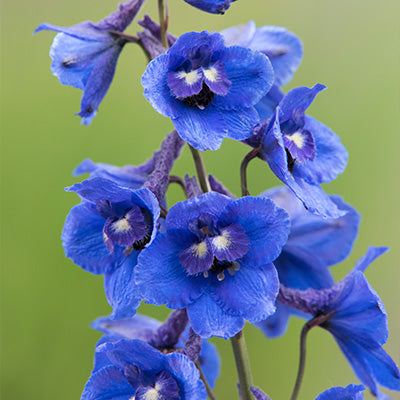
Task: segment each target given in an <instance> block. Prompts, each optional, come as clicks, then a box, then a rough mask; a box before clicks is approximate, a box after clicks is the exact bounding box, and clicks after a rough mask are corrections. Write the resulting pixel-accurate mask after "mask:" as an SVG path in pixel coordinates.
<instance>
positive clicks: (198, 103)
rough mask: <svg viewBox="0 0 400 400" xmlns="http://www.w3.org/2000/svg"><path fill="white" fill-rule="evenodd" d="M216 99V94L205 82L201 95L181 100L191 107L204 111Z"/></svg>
mask: <svg viewBox="0 0 400 400" xmlns="http://www.w3.org/2000/svg"><path fill="white" fill-rule="evenodd" d="M214 97H215V93H214V92H212V91H211V90H210V88H209V87H208V86H207V85H206V84H205V83H204V82H203V86H202V88H201V91H200V93H198V94H195V95H193V96H188V97H184V98H182V99H180V100H182V102H183V103H184V104H186V105H187V106H190V107H198V108H200V110H204V108H205V107H207V106H208V105H209V104H210V103H211V102H212V101H213V100H214Z"/></svg>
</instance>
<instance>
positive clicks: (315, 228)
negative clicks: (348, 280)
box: [257, 187, 361, 337]
mask: <svg viewBox="0 0 400 400" xmlns="http://www.w3.org/2000/svg"><path fill="white" fill-rule="evenodd" d="M260 196H262V197H268V198H270V199H271V200H273V201H274V203H275V204H276V205H277V206H278V207H281V208H283V209H285V210H286V212H287V213H288V215H289V218H290V224H291V227H290V234H289V238H288V240H287V242H286V244H285V245H284V246H283V248H282V252H281V254H280V255H279V257H278V258H277V259H276V260H275V261H274V265H275V267H276V269H277V271H278V276H279V282H280V283H281V284H283V285H284V286H285V287H289V288H292V289H301V290H305V289H308V288H314V289H325V288H329V287H331V286H332V285H333V284H334V280H333V277H332V274H331V272H330V270H329V268H328V267H331V266H332V265H335V264H337V263H339V262H341V261H343V260H344V259H345V258H346V257H347V256H348V255H349V254H350V252H351V249H352V247H353V243H354V241H355V239H356V237H357V234H358V227H359V224H360V219H361V217H360V215H359V214H358V213H357V211H356V210H355V209H354V208H353V207H351V206H350V205H349V204H346V203H345V202H343V200H342V199H341V198H340V197H339V196H330V198H331V200H332V201H333V202H334V203H335V204H336V205H337V207H338V208H339V209H340V210H343V211H346V214H345V215H344V216H342V217H340V218H337V219H334V218H322V217H320V216H318V215H315V214H311V213H310V212H308V211H307V210H306V209H305V208H304V206H303V204H302V203H301V202H300V200H298V199H297V198H296V196H295V195H294V194H293V193H292V192H291V191H290V190H289V189H288V188H287V187H277V188H274V189H270V190H268V191H266V192H264V193H262V194H261V195H260ZM276 306H277V310H276V312H275V314H274V315H271V316H270V317H268V318H267V319H266V320H265V321H262V322H259V323H257V326H258V327H259V328H260V329H261V330H262V331H263V332H264V334H265V335H267V336H268V337H278V336H281V335H282V334H283V333H285V331H286V329H287V325H288V322H289V317H290V315H291V314H293V313H295V314H296V311H295V310H293V309H292V308H290V307H287V306H285V305H283V304H281V303H280V302H279V301H277V305H276ZM297 313H298V312H297Z"/></svg>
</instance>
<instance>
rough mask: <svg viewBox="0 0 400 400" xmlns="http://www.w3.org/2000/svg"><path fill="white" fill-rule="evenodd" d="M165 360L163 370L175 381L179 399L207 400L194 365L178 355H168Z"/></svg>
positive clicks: (181, 355)
mask: <svg viewBox="0 0 400 400" xmlns="http://www.w3.org/2000/svg"><path fill="white" fill-rule="evenodd" d="M166 360H167V365H166V368H165V370H166V371H167V372H169V373H170V374H171V375H172V376H173V377H174V378H175V379H176V380H177V382H178V385H179V394H180V399H182V400H205V399H206V398H207V392H206V389H205V387H204V385H203V382H202V381H201V380H200V374H199V371H198V370H197V368H196V366H195V365H194V363H192V362H191V361H190V360H189V359H188V358H187V357H186V356H184V355H183V354H179V353H172V354H168V355H167V356H166Z"/></svg>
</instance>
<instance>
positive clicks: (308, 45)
mask: <svg viewBox="0 0 400 400" xmlns="http://www.w3.org/2000/svg"><path fill="white" fill-rule="evenodd" d="M116 4H117V1H114V0H113V1H111V0H86V1H82V0H69V1H61V0H53V1H50V0H20V1H15V0H14V1H12V0H3V1H2V5H1V8H2V10H1V19H2V21H1V30H2V31H1V33H2V34H1V52H2V54H1V75H2V76H1V85H2V89H1V107H2V116H1V133H2V146H1V149H2V158H1V161H2V169H1V173H2V178H1V182H2V204H1V207H2V216H1V221H2V233H1V238H2V249H1V250H2V252H1V254H2V276H1V284H2V290H1V297H2V298H1V306H2V323H1V331H2V332H1V333H2V343H3V344H2V351H1V353H2V354H1V361H2V368H1V369H2V395H3V397H2V398H3V399H7V400H14V399H28V398H29V399H31V400H33V399H35V400H36V399H41V400H48V399H54V398H57V399H58V400H63V399H68V400H71V399H78V398H79V396H80V393H81V391H82V388H83V386H84V384H85V382H86V380H87V378H88V376H89V373H90V370H91V367H92V358H93V349H94V345H95V343H96V341H97V339H98V338H99V337H100V334H99V333H98V332H96V331H93V330H91V329H90V328H89V326H88V324H89V322H90V321H92V320H93V319H95V318H96V317H98V316H100V315H106V314H108V313H109V312H110V308H109V306H108V305H107V302H106V300H105V297H104V293H103V288H102V279H101V277H94V276H92V275H90V274H89V273H86V272H84V271H82V270H81V269H80V268H78V267H76V266H75V265H73V263H72V262H71V261H70V260H68V259H66V258H65V257H64V253H63V249H62V247H61V242H60V232H61V229H62V226H63V222H64V218H65V216H66V214H67V213H68V211H69V209H70V208H71V207H72V206H73V205H74V204H76V203H77V202H78V198H77V196H76V195H74V194H73V193H66V192H64V190H63V187H64V186H68V185H71V184H73V183H74V182H76V181H77V179H79V178H72V176H71V171H72V169H73V168H74V167H75V166H76V165H77V164H79V163H80V161H81V160H83V159H84V158H86V157H89V158H91V159H92V160H94V161H96V162H107V163H111V164H116V165H124V164H138V163H141V162H143V161H144V160H146V159H147V158H149V157H150V156H151V155H152V152H153V151H154V150H155V149H156V148H158V146H159V144H160V142H161V140H162V138H163V136H164V135H165V134H166V133H167V132H169V131H171V129H172V124H171V122H170V121H169V120H168V119H167V118H164V117H162V116H161V115H159V114H157V113H156V112H155V111H153V109H152V107H151V106H150V105H149V104H148V103H147V102H146V100H145V99H144V97H143V95H142V88H141V86H140V76H141V74H142V73H143V70H144V68H145V58H144V57H143V55H142V54H141V52H140V49H139V48H137V47H135V46H134V45H128V46H126V48H125V50H124V51H123V53H122V55H121V58H120V61H119V64H118V67H117V72H116V76H115V78H114V82H113V84H112V86H111V89H110V91H109V93H108V94H107V96H106V98H105V100H104V101H103V103H102V104H101V106H100V110H99V113H98V115H97V116H96V117H95V119H94V121H93V123H92V125H91V126H90V127H85V126H82V125H80V123H79V117H76V116H74V112H78V111H79V102H80V97H81V91H79V90H76V89H73V88H70V87H66V86H61V85H60V84H59V83H58V81H57V79H56V78H55V77H53V76H52V75H51V73H50V69H49V67H50V59H49V57H48V52H49V47H50V44H51V42H52V39H53V36H54V35H53V34H52V33H46V32H45V33H40V34H38V35H36V36H33V37H32V35H31V32H32V31H33V30H34V29H35V28H36V27H37V26H38V25H39V24H40V23H41V22H51V23H54V24H56V25H64V26H69V25H73V24H76V23H79V22H81V21H83V20H86V19H92V20H94V21H97V20H100V19H102V18H103V17H104V16H105V15H107V14H108V13H110V12H111V11H113V10H114V9H115V8H116ZM169 8H170V15H171V17H170V30H171V32H173V33H175V34H177V35H179V34H181V33H183V32H186V31H189V30H203V29H208V30H217V31H218V30H221V29H223V28H226V27H228V26H231V25H235V24H239V23H244V22H247V21H248V20H250V19H253V20H255V21H256V23H257V25H258V26H261V25H281V26H285V27H286V28H288V29H289V30H291V31H293V32H295V33H296V34H297V35H298V36H299V37H300V38H301V39H302V40H303V43H304V50H305V55H304V61H303V63H302V65H301V66H300V68H299V70H298V71H297V73H296V74H295V77H294V79H293V80H292V82H291V83H290V85H288V87H287V88H285V90H288V89H290V88H292V87H294V86H303V85H306V86H312V85H314V84H315V83H317V82H320V83H324V84H326V85H327V86H328V88H329V90H327V91H324V92H323V93H321V94H320V95H319V96H318V98H317V100H316V101H315V104H314V105H313V106H312V108H311V109H310V111H309V113H310V114H311V115H313V116H314V117H316V118H317V119H319V120H320V121H322V122H324V123H325V124H326V125H328V126H330V127H331V128H332V129H333V130H334V131H335V132H336V133H337V134H338V135H340V137H341V139H342V141H343V143H344V144H345V146H346V147H347V148H348V150H349V153H350V159H349V164H348V167H347V170H346V172H345V173H344V174H343V175H342V176H340V177H339V178H338V179H337V180H336V181H335V182H333V183H331V184H329V185H328V186H326V190H327V191H328V192H331V193H338V194H341V195H342V196H343V197H344V198H345V200H346V201H348V202H350V203H351V204H352V205H353V206H355V207H356V208H357V209H358V210H359V211H360V213H361V214H362V216H363V222H362V225H361V230H360V235H359V239H358V241H357V242H356V244H355V246H354V251H353V254H352V255H351V256H350V257H349V259H348V260H346V261H345V262H344V263H343V264H341V265H339V266H336V267H334V268H333V271H334V273H335V276H336V277H337V278H338V279H339V278H342V277H343V276H344V275H345V274H346V272H347V271H348V270H349V269H350V268H351V267H352V265H353V264H354V262H355V260H356V259H357V258H359V257H361V256H362V255H363V254H364V252H365V251H366V249H367V246H369V245H388V246H390V247H392V251H391V252H390V253H389V254H387V255H385V256H383V257H382V259H380V260H378V261H377V262H375V263H374V265H373V267H371V268H370V269H369V270H368V271H367V274H366V275H367V277H368V279H369V281H370V283H371V285H372V286H373V287H374V288H375V289H376V291H377V292H378V293H379V294H380V296H381V298H382V300H383V301H384V303H385V305H386V309H387V311H388V314H389V327H390V337H389V341H388V343H387V345H386V347H385V348H386V349H387V351H388V352H389V353H390V355H391V356H392V357H393V359H394V360H395V361H396V362H397V363H399V359H400V340H399V337H400V316H399V311H398V307H399V298H400V295H399V291H400V274H399V262H398V260H399V258H400V253H399V246H398V244H399V233H400V230H399V221H400V219H399V194H400V193H399V178H398V171H399V167H400V165H399V161H398V160H399V156H398V153H399V145H400V142H399V133H400V132H399V43H400V41H399V28H398V25H399V22H398V21H399V15H400V13H399V11H400V2H399V1H398V0H384V1H376V0H336V1H329V0H303V1H298V0H286V1H278V0H239V1H237V2H236V3H234V4H233V5H232V7H231V9H230V10H229V11H228V12H227V13H226V15H225V16H224V17H222V16H214V15H209V14H205V13H202V12H200V11H199V10H196V9H194V8H192V7H190V6H189V5H187V4H186V3H184V2H183V1H182V0H170V4H169ZM155 12H156V1H155V0H148V1H147V4H145V6H144V8H143V10H142V12H141V14H140V16H142V15H143V14H144V13H149V14H151V15H155ZM136 30H137V29H136V26H135V25H133V26H131V27H130V28H128V31H127V32H128V33H133V32H135V31H136ZM247 150H248V148H246V147H245V146H244V145H242V144H240V143H235V142H233V141H230V140H226V141H225V142H224V144H223V146H222V148H221V150H220V151H218V152H207V153H206V154H205V160H206V164H207V168H208V171H209V172H210V173H213V174H214V175H215V176H217V177H218V178H219V179H221V180H222V181H223V182H224V183H225V184H226V186H228V187H229V188H230V189H231V190H232V191H233V192H234V193H235V194H239V164H240V161H241V159H242V157H243V156H244V155H245V153H246V152H247ZM186 172H188V173H191V174H193V173H194V168H193V165H192V162H191V160H190V157H189V154H188V151H187V149H185V151H184V153H183V155H182V157H181V159H180V160H179V161H178V162H177V164H176V166H175V167H174V173H175V174H180V175H183V174H185V173H186ZM249 172H250V184H249V186H250V190H251V192H252V193H254V194H257V193H259V192H261V191H263V190H265V189H267V188H269V187H271V186H273V185H276V184H277V180H276V178H275V177H274V176H273V175H272V173H271V172H270V171H269V169H268V167H267V165H266V164H265V163H263V162H261V161H255V162H254V163H253V164H252V165H251V166H250V169H249ZM168 197H169V204H173V203H174V202H176V201H179V200H182V197H181V192H180V191H179V188H175V187H173V188H171V189H170V191H169V192H168ZM140 311H141V312H143V313H148V314H149V315H151V316H154V317H157V318H161V319H163V318H164V317H165V316H166V315H167V311H166V310H165V309H164V308H156V307H151V306H146V307H145V306H142V308H141V309H140ZM301 325H302V324H301V322H300V321H294V320H293V321H292V322H291V324H290V326H289V332H288V334H287V335H285V336H284V337H283V338H281V339H275V340H266V339H265V338H264V337H263V336H262V334H261V333H260V332H259V331H257V330H256V329H254V328H253V327H252V326H247V327H246V339H247V343H248V349H249V353H250V357H251V363H252V369H253V375H254V381H255V384H257V385H258V386H261V387H262V388H264V389H265V391H266V392H268V393H269V395H270V396H271V398H272V399H274V400H281V399H287V398H288V397H289V395H290V392H291V388H292V385H293V382H294V379H295V373H296V369H297V362H298V336H299V332H300V329H301ZM214 342H215V343H216V344H217V345H218V347H219V349H220V353H221V357H222V359H223V368H222V373H221V378H220V380H219V382H218V387H217V390H216V393H217V395H218V397H219V399H220V400H224V399H225V400H226V399H231V398H237V395H236V388H235V383H236V371H235V367H234V364H233V358H232V355H231V348H230V343H229V341H224V340H222V339H217V340H214ZM308 344H309V354H308V359H307V369H306V375H305V379H304V384H303V387H302V390H301V395H300V398H301V399H304V400H309V399H314V398H315V397H316V395H317V394H318V393H319V392H321V391H322V390H324V389H326V388H328V387H331V386H339V385H340V386H344V385H346V384H348V383H351V382H357V379H356V378H355V377H354V375H353V373H352V371H351V369H350V367H349V366H348V365H347V362H346V360H345V358H344V356H343V355H342V354H341V352H340V351H339V349H338V348H337V346H336V343H335V342H334V340H333V339H332V337H331V336H330V335H329V334H328V333H327V332H325V331H323V330H322V329H315V330H313V331H312V332H311V334H310V336H309V342H308ZM394 396H396V394H395V395H394ZM366 398H370V397H369V395H368V396H366ZM395 398H400V397H399V396H398V397H395Z"/></svg>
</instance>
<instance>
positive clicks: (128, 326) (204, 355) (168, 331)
mask: <svg viewBox="0 0 400 400" xmlns="http://www.w3.org/2000/svg"><path fill="white" fill-rule="evenodd" d="M182 320H183V323H182ZM186 324H187V316H186V312H185V310H183V311H182V310H178V311H174V312H173V313H172V314H171V315H170V316H169V317H168V320H167V321H166V322H165V323H164V324H162V323H161V322H159V321H157V320H156V319H154V318H150V317H148V316H145V315H140V314H136V315H135V316H134V317H133V318H125V319H120V320H113V319H111V318H110V317H101V318H98V319H97V320H95V321H94V322H93V323H92V324H91V326H92V327H93V328H94V329H97V330H99V331H101V332H103V333H104V334H105V336H103V338H102V339H100V341H99V344H101V343H104V342H106V341H117V340H120V339H140V340H143V341H144V342H146V343H148V344H150V345H151V346H152V347H154V348H156V349H157V350H160V351H161V352H163V353H170V352H173V351H179V352H182V351H185V347H186V345H185V343H186V344H187V343H188V338H189V329H188V328H189V327H188V326H186ZM196 359H198V362H199V365H200V367H201V369H202V371H203V373H204V375H205V377H206V379H207V381H208V383H209V384H210V386H211V387H212V388H214V386H215V382H216V379H217V378H218V376H219V370H220V359H219V355H218V352H217V349H216V347H215V346H214V345H213V344H211V343H210V342H209V341H208V340H205V339H203V340H201V351H200V353H199V354H198V355H196ZM192 361H193V360H192Z"/></svg>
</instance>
